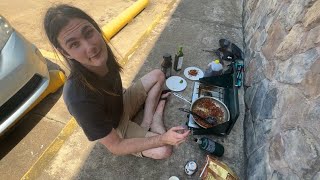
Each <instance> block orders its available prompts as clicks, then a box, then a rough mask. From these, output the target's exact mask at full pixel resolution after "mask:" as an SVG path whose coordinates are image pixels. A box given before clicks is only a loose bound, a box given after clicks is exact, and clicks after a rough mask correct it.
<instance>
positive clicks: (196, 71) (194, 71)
mask: <svg viewBox="0 0 320 180" xmlns="http://www.w3.org/2000/svg"><path fill="white" fill-rule="evenodd" d="M188 74H189V75H190V76H197V75H198V70H195V69H191V70H189V71H188Z"/></svg>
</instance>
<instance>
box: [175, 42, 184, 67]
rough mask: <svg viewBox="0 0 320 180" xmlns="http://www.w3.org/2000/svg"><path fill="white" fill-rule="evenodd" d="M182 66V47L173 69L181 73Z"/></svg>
mask: <svg viewBox="0 0 320 180" xmlns="http://www.w3.org/2000/svg"><path fill="white" fill-rule="evenodd" d="M182 64H183V52H182V47H180V48H179V50H178V52H177V54H176V55H175V58H174V63H173V69H174V70H175V71H180V70H181V69H182Z"/></svg>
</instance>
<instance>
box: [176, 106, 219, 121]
mask: <svg viewBox="0 0 320 180" xmlns="http://www.w3.org/2000/svg"><path fill="white" fill-rule="evenodd" d="M179 110H180V111H183V112H186V113H189V114H192V115H193V116H196V117H198V118H200V119H202V120H204V121H206V122H207V123H209V124H213V125H215V124H216V123H217V119H216V118H214V117H212V116H208V117H206V118H203V117H201V116H200V115H198V114H197V113H195V112H193V111H191V110H189V109H185V108H179Z"/></svg>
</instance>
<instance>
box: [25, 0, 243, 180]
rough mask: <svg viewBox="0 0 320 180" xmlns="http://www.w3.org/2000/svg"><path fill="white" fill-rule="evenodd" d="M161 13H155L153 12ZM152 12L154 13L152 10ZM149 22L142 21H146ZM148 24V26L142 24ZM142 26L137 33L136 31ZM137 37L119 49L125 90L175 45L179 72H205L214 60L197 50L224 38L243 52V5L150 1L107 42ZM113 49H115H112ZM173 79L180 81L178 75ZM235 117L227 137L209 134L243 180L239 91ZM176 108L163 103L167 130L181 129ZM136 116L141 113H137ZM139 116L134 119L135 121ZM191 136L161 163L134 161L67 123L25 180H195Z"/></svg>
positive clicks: (198, 156) (200, 160) (201, 155)
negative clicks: (190, 167)
mask: <svg viewBox="0 0 320 180" xmlns="http://www.w3.org/2000/svg"><path fill="white" fill-rule="evenodd" d="M157 6H159V7H161V8H155V7H157ZM155 9H157V11H155ZM143 17H148V18H147V21H145V18H143ZM145 22H148V23H145ZM142 25H144V26H146V27H145V28H142V29H144V31H143V32H139V33H136V32H135V30H136V29H137V28H136V26H142ZM131 34H132V36H135V35H136V34H140V36H139V37H137V40H136V41H135V43H133V44H134V46H132V47H131V48H128V49H127V50H126V52H124V50H123V49H122V50H119V49H118V53H119V54H120V56H121V57H124V56H127V57H128V61H126V62H125V63H124V72H123V74H122V78H123V84H124V87H128V86H129V85H130V84H131V82H132V81H136V80H137V79H139V78H140V77H141V76H143V75H144V74H146V73H148V72H150V71H151V70H152V69H155V68H160V64H161V61H162V55H163V54H164V53H170V54H172V55H174V53H175V52H176V50H177V48H178V46H179V45H182V46H183V48H184V49H183V50H184V54H185V56H184V57H185V60H184V64H183V68H186V67H189V66H196V67H199V68H201V69H205V67H206V65H207V64H208V63H209V62H210V61H212V60H213V59H215V58H216V57H214V56H213V55H212V54H209V53H205V52H203V51H202V49H212V48H214V49H216V48H218V46H219V45H218V40H219V39H221V38H226V39H229V40H230V41H231V42H233V43H235V44H237V45H238V46H239V47H240V48H241V49H243V33H242V2H241V1H223V0H217V1H210V0H203V1H201V2H199V1H192V0H183V1H174V0H171V1H169V0H167V1H163V2H161V3H160V2H153V1H152V2H150V4H149V6H148V7H147V8H146V9H145V10H144V11H143V12H141V13H140V15H138V16H137V17H136V18H135V20H134V21H132V22H131V23H130V24H128V25H127V26H126V27H125V28H124V29H123V30H122V31H121V32H120V33H119V34H117V36H116V37H115V38H114V39H113V40H112V41H111V42H113V43H114V44H115V45H116V44H121V43H125V40H126V39H125V38H124V37H126V36H130V35H131ZM115 47H118V46H115ZM174 75H178V76H181V77H183V71H180V72H178V73H176V72H174ZM187 83H188V85H187V88H186V89H185V90H184V91H183V92H181V95H183V96H185V97H187V98H189V99H191V94H192V88H193V83H194V82H193V81H190V80H187ZM239 99H240V111H241V113H240V116H239V118H238V120H237V122H236V124H235V126H234V127H233V129H232V130H231V133H230V134H229V135H228V136H226V137H217V136H212V135H208V136H207V137H209V138H211V139H213V140H215V141H217V142H219V143H221V144H222V145H223V146H224V147H225V154H224V155H223V157H221V158H219V160H221V161H222V162H224V163H226V164H227V165H228V166H229V167H230V168H231V169H232V170H233V171H234V172H235V173H236V174H237V175H238V176H239V177H240V179H245V160H244V152H243V141H244V138H243V118H244V101H243V89H242V88H241V89H239ZM178 107H183V108H188V107H189V105H188V104H187V103H185V102H183V101H181V100H180V99H178V98H176V97H174V96H171V97H170V98H169V100H168V101H167V104H166V109H165V116H164V118H165V120H164V121H165V125H166V127H168V128H170V127H172V126H177V125H181V124H184V123H185V122H186V121H187V117H186V115H185V114H184V113H183V112H179V111H178V110H177V108H178ZM140 115H141V114H140ZM138 117H139V116H138ZM194 137H198V136H193V135H191V136H190V137H189V138H188V140H187V141H186V142H185V143H183V144H181V145H180V146H178V147H175V148H174V153H173V155H172V156H171V157H170V158H168V159H166V160H152V159H148V158H137V157H134V156H131V155H128V156H114V155H112V154H111V153H110V152H108V150H107V149H106V148H105V147H104V146H103V145H101V144H99V143H98V142H89V141H88V140H87V138H86V137H85V135H84V133H83V132H82V130H81V128H79V126H77V125H76V124H74V120H70V121H69V122H68V123H67V125H66V126H65V127H64V129H63V131H62V132H61V133H60V134H59V135H58V137H57V138H56V140H55V141H54V142H53V143H52V144H51V146H49V148H48V149H47V150H46V151H45V152H44V154H43V155H42V156H41V158H40V159H39V160H38V161H37V162H36V163H35V164H34V166H33V167H32V168H31V169H30V170H29V171H28V172H27V173H26V174H25V176H24V178H25V179H128V178H129V179H168V178H169V177H170V176H177V177H179V178H180V179H199V173H200V171H198V172H197V173H196V174H194V175H193V176H188V175H186V174H185V173H184V165H185V164H186V163H187V161H189V160H194V161H196V162H197V164H198V165H199V167H201V166H203V165H204V161H205V156H206V153H205V152H203V151H201V150H200V149H199V148H198V146H197V144H195V143H194V142H193V138H194Z"/></svg>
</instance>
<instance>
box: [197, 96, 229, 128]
mask: <svg viewBox="0 0 320 180" xmlns="http://www.w3.org/2000/svg"><path fill="white" fill-rule="evenodd" d="M191 111H192V112H195V113H196V114H198V115H199V116H201V117H202V118H204V119H205V118H208V117H213V118H215V120H216V122H215V123H212V124H211V123H208V121H204V120H203V119H201V118H198V117H195V116H192V118H193V120H194V121H195V122H196V123H197V124H198V125H199V126H201V127H203V128H212V127H214V126H217V125H219V124H222V123H224V122H227V121H229V119H230V112H229V110H228V108H227V106H226V105H225V104H224V103H223V102H221V101H220V100H218V99H215V98H213V97H207V96H204V97H200V98H198V99H196V100H195V101H194V102H193V103H192V104H191Z"/></svg>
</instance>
